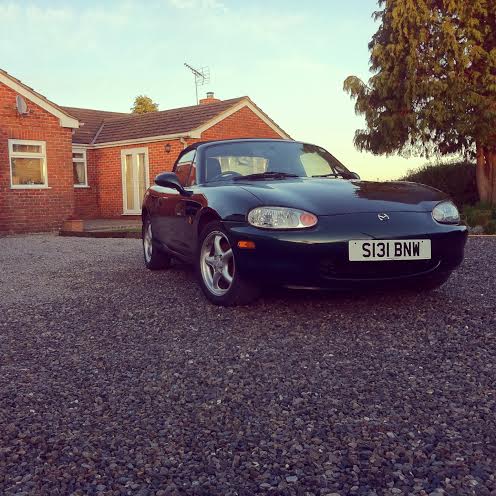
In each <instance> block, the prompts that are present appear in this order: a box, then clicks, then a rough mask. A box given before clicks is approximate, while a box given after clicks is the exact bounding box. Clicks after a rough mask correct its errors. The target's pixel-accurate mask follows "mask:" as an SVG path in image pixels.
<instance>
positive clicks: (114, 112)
mask: <svg viewBox="0 0 496 496" xmlns="http://www.w3.org/2000/svg"><path fill="white" fill-rule="evenodd" d="M60 108H63V109H73V110H86V111H90V112H105V113H107V114H122V115H129V114H130V112H119V111H117V110H99V109H91V108H86V107H72V106H70V105H61V107H60Z"/></svg>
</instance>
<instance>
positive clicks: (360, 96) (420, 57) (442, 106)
mask: <svg viewBox="0 0 496 496" xmlns="http://www.w3.org/2000/svg"><path fill="white" fill-rule="evenodd" d="M378 3H379V9H380V10H379V11H377V12H375V13H374V17H375V19H376V20H377V21H379V22H380V25H379V28H378V31H377V32H376V33H375V35H374V36H373V38H372V41H371V42H370V44H369V49H370V53H371V56H370V69H371V72H372V76H371V77H370V79H369V80H368V82H366V83H365V82H363V81H361V80H360V79H359V78H358V77H356V76H350V77H348V78H347V79H346V81H345V82H344V89H345V91H347V92H348V93H349V94H350V95H351V97H352V98H354V99H355V100H356V102H355V110H356V112H357V114H359V115H363V116H364V117H365V121H366V128H365V129H361V130H358V131H357V132H356V135H355V145H356V146H357V147H358V148H359V149H360V150H368V151H371V152H373V153H375V154H392V153H400V154H403V155H408V154H412V153H414V154H417V155H424V156H430V155H431V154H433V153H434V154H440V155H447V154H452V153H457V154H465V155H469V154H475V155H476V156H477V185H478V189H479V196H480V199H481V200H482V201H485V202H488V203H492V204H493V205H494V204H496V0H379V2H378Z"/></svg>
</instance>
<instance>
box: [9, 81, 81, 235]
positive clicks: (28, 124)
mask: <svg viewBox="0 0 496 496" xmlns="http://www.w3.org/2000/svg"><path fill="white" fill-rule="evenodd" d="M26 101H27V104H28V108H29V111H30V113H29V115H27V116H25V117H20V116H19V115H18V114H17V111H16V93H15V92H14V91H13V90H12V89H10V88H9V87H7V86H5V85H3V84H1V83H0V232H3V233H6V232H7V233H9V232H11V233H13V232H36V231H48V230H53V229H56V228H58V227H60V225H61V224H62V222H63V220H64V219H66V218H68V217H69V216H71V215H72V213H73V208H74V187H73V176H72V144H71V139H72V133H71V129H68V128H63V127H61V126H60V122H59V119H58V118H57V117H55V116H53V115H52V114H50V113H48V112H47V111H45V110H43V109H42V108H40V107H38V106H37V105H35V104H34V103H32V102H30V101H29V100H27V99H26ZM9 139H23V140H36V141H45V142H46V160H47V172H48V186H49V189H11V185H10V162H9V151H8V140H9Z"/></svg>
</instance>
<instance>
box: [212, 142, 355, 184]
mask: <svg viewBox="0 0 496 496" xmlns="http://www.w3.org/2000/svg"><path fill="white" fill-rule="evenodd" d="M205 155H206V156H205V163H206V171H205V179H206V182H212V181H227V180H231V179H236V178H243V177H247V176H250V178H256V177H257V176H260V177H262V178H263V177H277V178H284V176H290V177H291V176H293V177H294V176H297V177H344V178H352V177H353V175H352V174H351V173H350V171H348V169H346V167H345V166H344V165H343V164H341V162H339V160H337V159H336V158H335V157H333V156H332V155H331V154H330V153H329V152H328V151H326V150H324V149H323V148H321V147H319V146H315V145H308V144H303V143H296V142H294V141H245V142H233V143H219V144H218V145H210V146H208V147H207V149H206V151H205Z"/></svg>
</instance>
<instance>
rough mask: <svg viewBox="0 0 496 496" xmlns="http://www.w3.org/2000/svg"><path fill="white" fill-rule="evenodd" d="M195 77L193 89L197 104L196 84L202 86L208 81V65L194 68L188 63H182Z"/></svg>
mask: <svg viewBox="0 0 496 496" xmlns="http://www.w3.org/2000/svg"><path fill="white" fill-rule="evenodd" d="M184 66H185V67H187V68H188V69H189V70H190V71H191V72H192V73H193V75H194V77H195V91H196V104H197V105H198V86H204V85H205V84H208V83H209V82H210V69H209V68H208V67H201V68H200V69H195V68H194V67H191V66H190V65H189V64H186V62H185V63H184Z"/></svg>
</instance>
